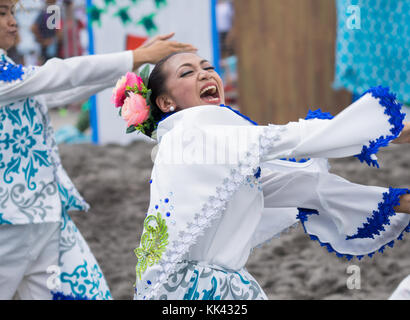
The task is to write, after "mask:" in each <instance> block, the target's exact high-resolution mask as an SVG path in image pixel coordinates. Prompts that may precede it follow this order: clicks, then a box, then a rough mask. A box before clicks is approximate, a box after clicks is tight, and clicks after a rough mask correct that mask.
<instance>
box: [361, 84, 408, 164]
mask: <svg viewBox="0 0 410 320" xmlns="http://www.w3.org/2000/svg"><path fill="white" fill-rule="evenodd" d="M367 93H370V94H371V95H372V96H373V97H374V98H376V99H378V100H379V103H380V104H381V105H382V106H383V107H384V108H385V111H384V114H386V115H388V116H389V123H390V124H392V125H393V127H392V128H391V129H390V132H391V133H392V134H391V135H389V136H386V137H385V136H381V137H379V138H377V139H376V140H372V141H370V142H369V146H368V147H367V146H363V149H362V152H361V153H360V154H358V155H356V156H355V157H356V158H358V159H359V160H360V162H366V163H367V164H368V165H369V166H373V167H377V168H379V164H378V163H377V160H376V158H375V157H374V156H373V155H375V154H377V152H378V151H379V148H381V147H386V146H388V145H389V143H390V142H391V141H392V140H394V139H396V138H397V137H398V136H399V135H400V132H401V131H402V130H403V128H404V124H403V121H404V118H405V117H406V115H405V114H404V113H402V112H401V107H402V104H400V103H399V102H397V100H396V95H395V94H394V93H391V92H390V91H389V88H388V87H386V88H383V87H382V86H378V87H374V88H370V89H369V90H367V91H366V92H364V93H363V94H362V95H361V97H363V96H364V95H365V94H367Z"/></svg>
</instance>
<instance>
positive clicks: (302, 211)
mask: <svg viewBox="0 0 410 320" xmlns="http://www.w3.org/2000/svg"><path fill="white" fill-rule="evenodd" d="M396 190H406V192H407V193H410V190H409V189H396ZM398 193H401V192H398ZM398 193H395V194H394V195H395V196H397V194H398ZM386 203H388V202H386ZM390 205H392V207H394V206H396V205H397V204H396V203H395V201H393V202H390ZM386 206H387V204H386ZM298 211H299V213H298V215H297V217H296V218H297V219H299V220H300V222H301V224H302V226H303V229H304V230H305V233H306V234H309V233H308V232H307V230H306V227H305V222H306V221H308V218H309V216H310V215H313V214H315V215H319V212H318V211H317V210H312V209H306V208H298ZM376 220H377V219H375V220H374V221H376ZM382 220H383V219H382ZM381 230H384V228H383V229H381ZM372 231H375V230H374V229H373V230H372ZM405 232H410V224H409V225H407V227H406V228H404V230H403V231H402V232H401V233H400V235H399V236H398V237H397V239H396V240H403V236H404V233H405ZM377 234H378V233H377ZM309 237H310V239H311V240H314V241H317V242H319V244H320V246H322V247H325V248H326V249H327V251H328V252H330V253H332V252H334V253H335V254H336V256H337V257H338V258H346V259H347V260H349V261H350V260H352V259H353V257H356V258H357V259H358V260H361V259H362V258H363V257H364V256H365V255H357V256H354V255H351V254H343V253H340V252H337V251H336V250H335V249H333V247H332V245H331V244H330V243H324V242H321V241H320V239H319V238H318V237H317V236H315V235H311V234H309ZM347 240H348V239H347ZM394 242H395V240H392V241H390V242H388V243H386V244H385V245H382V246H381V247H380V248H379V249H378V250H376V251H373V252H370V253H368V254H367V256H368V257H370V258H372V257H373V256H374V254H375V253H376V252H379V253H383V252H384V250H385V248H386V246H389V247H390V248H393V247H394Z"/></svg>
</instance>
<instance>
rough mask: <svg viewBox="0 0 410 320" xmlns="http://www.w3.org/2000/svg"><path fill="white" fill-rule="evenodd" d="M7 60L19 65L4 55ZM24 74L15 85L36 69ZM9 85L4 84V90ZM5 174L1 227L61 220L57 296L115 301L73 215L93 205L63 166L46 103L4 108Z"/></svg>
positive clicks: (1, 147)
mask: <svg viewBox="0 0 410 320" xmlns="http://www.w3.org/2000/svg"><path fill="white" fill-rule="evenodd" d="M0 53H1V52H0ZM2 60H3V61H7V62H8V63H13V62H12V61H11V60H10V59H8V58H7V57H4V56H3V57H2ZM22 70H24V71H25V74H24V75H23V76H22V78H21V79H17V80H14V81H24V79H25V78H26V77H29V75H30V72H31V71H33V69H28V68H22ZM9 83H10V82H9V81H7V82H6V81H0V86H3V85H5V86H7V85H8V84H9ZM0 176H1V179H2V181H3V182H4V183H2V184H1V185H0V225H1V224H27V223H45V222H61V234H60V250H59V253H58V254H59V270H60V273H59V280H60V284H59V285H58V286H57V287H56V288H54V290H52V294H53V298H54V299H57V300H61V299H82V300H94V299H98V300H105V299H112V296H111V293H110V290H109V288H108V285H107V283H106V280H105V279H104V276H103V273H102V271H101V269H100V267H99V265H98V263H97V261H96V259H95V257H94V256H93V254H92V253H91V251H90V249H89V247H88V245H87V243H86V241H85V240H84V238H83V237H82V235H81V233H80V232H79V230H78V229H77V227H76V226H75V224H74V222H73V221H72V220H71V218H70V216H69V215H68V211H70V210H88V208H89V206H88V204H87V203H86V202H85V201H84V199H83V198H82V197H81V195H80V194H79V193H78V191H77V190H76V188H75V187H74V185H73V183H72V182H71V180H70V178H69V177H68V175H67V173H66V172H65V170H64V168H63V167H62V165H61V160H60V157H59V154H58V148H57V143H56V141H55V138H54V131H53V128H52V127H51V124H50V119H49V115H48V110H47V108H46V106H45V104H44V103H42V100H41V99H36V97H30V98H26V99H23V100H19V101H15V102H12V103H10V104H7V105H0Z"/></svg>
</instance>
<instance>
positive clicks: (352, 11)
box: [346, 5, 362, 30]
mask: <svg viewBox="0 0 410 320" xmlns="http://www.w3.org/2000/svg"><path fill="white" fill-rule="evenodd" d="M346 12H347V14H349V17H348V18H347V21H346V26H347V28H348V29H350V30H354V29H361V28H362V15H361V10H360V7H359V6H357V5H350V6H348V7H347V11H346Z"/></svg>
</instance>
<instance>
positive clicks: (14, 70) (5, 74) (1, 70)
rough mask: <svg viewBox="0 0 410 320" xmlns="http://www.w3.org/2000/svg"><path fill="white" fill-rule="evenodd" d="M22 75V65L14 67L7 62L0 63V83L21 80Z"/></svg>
mask: <svg viewBox="0 0 410 320" xmlns="http://www.w3.org/2000/svg"><path fill="white" fill-rule="evenodd" d="M3 59H4V58H3ZM23 75H24V71H23V66H22V65H14V64H11V63H9V62H7V61H0V81H3V82H13V81H16V80H23Z"/></svg>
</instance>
